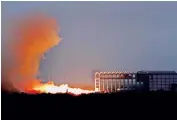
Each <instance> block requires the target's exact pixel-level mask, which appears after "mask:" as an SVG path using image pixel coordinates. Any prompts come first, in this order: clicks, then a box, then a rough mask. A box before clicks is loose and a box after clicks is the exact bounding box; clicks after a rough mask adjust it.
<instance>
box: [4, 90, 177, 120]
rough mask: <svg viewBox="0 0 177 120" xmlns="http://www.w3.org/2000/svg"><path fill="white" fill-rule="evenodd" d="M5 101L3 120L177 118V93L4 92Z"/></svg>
mask: <svg viewBox="0 0 177 120" xmlns="http://www.w3.org/2000/svg"><path fill="white" fill-rule="evenodd" d="M1 100H2V102H1V105H2V107H1V110H2V112H1V115H2V120H26V119H29V120H44V119H47V120H60V119H61V120H65V119H70V120H75V119H79V118H81V119H83V120H86V119H93V120H95V119H97V120H100V119H103V118H104V119H106V118H108V119H107V120H112V119H115V118H116V119H118V118H127V117H128V118H130V119H132V120H134V119H137V118H141V119H142V120H144V119H145V118H148V117H149V119H151V118H152V117H153V116H154V115H156V116H157V115H159V117H160V116H162V115H167V113H168V115H169V114H170V116H174V117H175V118H172V119H174V120H176V118H177V93H171V92H151V93H137V92H123V93H114V94H89V95H81V96H72V95H68V94H55V95H51V94H39V95H27V94H19V93H13V94H12V93H11V94H9V93H5V92H2V93H1ZM173 109H174V110H173ZM170 116H168V118H167V119H168V120H169V119H170V118H169V117H170Z"/></svg>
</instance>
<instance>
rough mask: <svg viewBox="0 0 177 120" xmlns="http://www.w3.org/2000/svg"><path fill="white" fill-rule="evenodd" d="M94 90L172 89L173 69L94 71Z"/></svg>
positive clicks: (175, 83)
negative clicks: (135, 71) (134, 71)
mask: <svg viewBox="0 0 177 120" xmlns="http://www.w3.org/2000/svg"><path fill="white" fill-rule="evenodd" d="M94 79H95V91H98V92H117V91H125V90H141V91H157V90H164V91H174V90H175V89H177V73H176V72H175V71H138V72H137V73H133V72H95V76H94Z"/></svg>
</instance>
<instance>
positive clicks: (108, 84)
mask: <svg viewBox="0 0 177 120" xmlns="http://www.w3.org/2000/svg"><path fill="white" fill-rule="evenodd" d="M135 84H139V83H138V82H137V81H136V73H133V72H96V73H95V91H99V92H116V91H119V90H131V89H133V85H135Z"/></svg>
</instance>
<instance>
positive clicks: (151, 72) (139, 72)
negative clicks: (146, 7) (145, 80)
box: [137, 70, 177, 74]
mask: <svg viewBox="0 0 177 120" xmlns="http://www.w3.org/2000/svg"><path fill="white" fill-rule="evenodd" d="M137 73H138V74H177V73H176V72H175V71H143V70H142V71H138V72H137Z"/></svg>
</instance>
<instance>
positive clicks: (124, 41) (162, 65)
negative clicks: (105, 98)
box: [2, 2, 177, 86]
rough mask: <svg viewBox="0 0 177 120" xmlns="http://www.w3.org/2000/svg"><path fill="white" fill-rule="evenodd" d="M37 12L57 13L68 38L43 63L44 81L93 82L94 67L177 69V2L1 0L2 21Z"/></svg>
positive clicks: (97, 68) (57, 18)
mask: <svg viewBox="0 0 177 120" xmlns="http://www.w3.org/2000/svg"><path fill="white" fill-rule="evenodd" d="M34 11H41V12H44V13H46V14H48V15H50V16H53V17H54V18H55V19H56V20H57V22H58V24H59V26H60V32H59V35H60V36H61V37H62V38H63V40H62V42H61V43H60V44H59V45H58V46H56V47H54V48H52V49H51V50H50V51H49V52H48V53H47V54H46V59H44V60H42V61H41V66H40V70H39V71H40V75H39V76H40V78H41V79H43V81H47V79H48V77H49V76H50V77H51V79H52V80H54V81H55V82H56V83H58V84H60V83H68V84H71V85H74V86H78V85H83V86H87V85H92V86H93V84H94V83H93V79H92V71H93V70H100V71H132V72H135V71H138V70H175V71H177V2H2V24H4V23H5V22H6V21H7V20H8V19H10V18H11V17H16V16H18V15H21V14H24V13H27V12H34ZM2 31H3V29H2ZM2 40H3V39H2ZM2 46H3V43H2ZM7 52H8V51H7Z"/></svg>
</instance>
